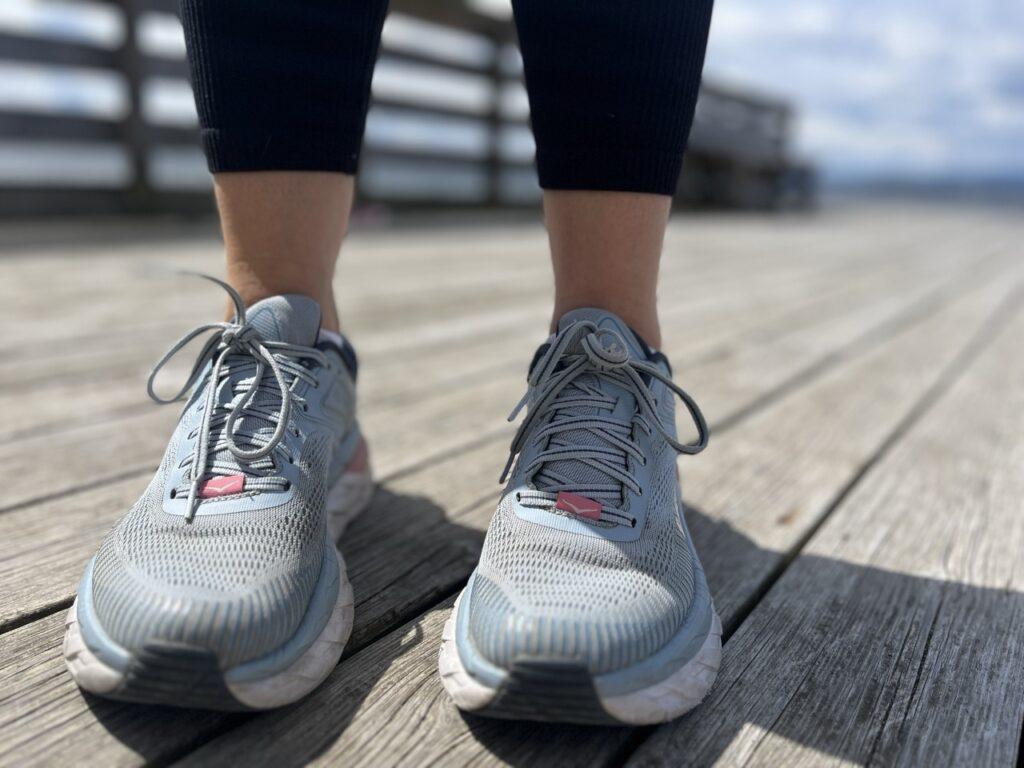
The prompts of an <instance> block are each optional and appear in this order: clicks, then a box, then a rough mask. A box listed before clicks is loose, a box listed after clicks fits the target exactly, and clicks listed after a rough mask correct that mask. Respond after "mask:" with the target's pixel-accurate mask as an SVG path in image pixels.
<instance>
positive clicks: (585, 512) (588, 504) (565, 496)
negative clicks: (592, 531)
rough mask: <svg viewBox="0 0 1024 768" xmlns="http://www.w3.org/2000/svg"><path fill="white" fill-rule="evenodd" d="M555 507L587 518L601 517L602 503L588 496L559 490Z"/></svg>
mask: <svg viewBox="0 0 1024 768" xmlns="http://www.w3.org/2000/svg"><path fill="white" fill-rule="evenodd" d="M555 509H560V510H562V511H563V512H568V513H569V514H570V515H576V516H577V517H585V518H586V519H587V520H600V519H601V503H600V502H598V501H594V500H593V499H588V498H587V497H586V496H577V495H575V494H573V493H565V492H564V491H559V493H558V496H557V498H556V499H555Z"/></svg>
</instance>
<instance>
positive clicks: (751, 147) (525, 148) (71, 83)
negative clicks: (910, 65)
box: [0, 0, 809, 216]
mask: <svg viewBox="0 0 1024 768" xmlns="http://www.w3.org/2000/svg"><path fill="white" fill-rule="evenodd" d="M391 7H392V10H393V13H392V17H391V18H390V19H389V21H388V24H387V26H386V27H385V34H384V39H383V43H382V52H381V57H380V61H379V62H378V66H377V72H376V75H375V78H374V87H373V102H372V107H371V111H370V115H369V118H368V123H367V131H366V138H365V147H364V152H363V158H362V163H361V173H360V177H359V196H360V199H361V200H363V201H366V202H379V203H385V204H388V205H392V206H401V205H425V204H431V205H438V204H452V205H459V206H469V205H486V206H500V205H523V204H534V203H535V202H536V201H537V199H538V198H539V190H538V189H537V184H536V175H535V173H534V171H533V166H532V156H533V143H532V137H531V135H530V132H529V125H528V119H529V114H528V108H527V105H526V97H525V91H524V89H523V86H522V82H521V62H520V61H519V58H518V54H517V53H516V50H515V47H514V43H513V37H512V33H511V26H510V25H509V24H508V23H507V22H502V21H498V20H494V19H491V18H488V17H485V16H482V15H479V14H475V13H472V12H470V11H468V10H466V9H465V7H464V6H463V5H462V4H461V3H459V2H455V1H454V0H452V2H441V0H433V1H432V2H423V1H422V0H392V3H391ZM64 8H65V11H66V4H65V6H64ZM81 8H82V10H83V12H82V14H80V15H79V16H77V17H75V16H58V15H53V16H47V15H46V13H42V14H41V15H40V14H39V13H36V14H35V15H34V16H30V17H26V20H24V21H25V23H21V24H19V23H18V17H17V15H16V14H14V15H12V14H11V13H10V12H9V11H8V12H7V15H6V16H5V13H4V12H3V11H0V76H2V77H3V78H4V79H6V81H7V85H6V86H4V85H3V84H0V215H7V216H11V215H27V214H37V213H72V212H74V213H81V212H163V211H170V212H189V211H207V210H209V207H210V195H209V178H208V175H207V174H206V172H205V166H204V164H203V160H202V156H201V153H200V152H199V149H198V145H197V137H196V125H195V113H194V108H193V107H192V103H191V96H190V94H189V90H188V84H187V79H186V78H187V69H186V64H185V60H184V49H183V46H182V42H181V32H180V27H179V26H178V24H177V20H176V17H175V15H174V14H175V12H176V9H177V0H91V2H88V3H82V4H81ZM5 19H6V22H7V23H6V24H5ZM12 19H13V22H12ZM789 117H790V116H789V110H788V108H787V107H786V106H785V105H783V104H780V103H777V102H774V101H771V100H765V99H756V98H752V97H750V96H749V95H746V94H742V93H738V92H733V91H728V90H725V89H723V88H716V87H714V86H707V87H705V88H704V90H703V92H702V95H701V99H700V102H699V104H698V110H697V116H696V119H695V123H694V131H693V135H692V137H691V149H690V152H689V153H688V159H687V172H686V178H684V183H683V184H682V185H681V187H680V199H681V200H682V201H683V202H690V203H698V204H699V203H706V204H730V203H732V204H757V205H765V204H768V205H770V204H775V203H777V202H779V201H780V200H783V199H784V197H785V194H786V189H785V187H786V185H788V186H789V187H792V188H794V189H796V188H798V187H799V185H794V184H793V183H792V181H793V179H794V178H797V177H798V176H800V175H801V174H804V176H806V174H805V173H804V172H803V171H802V169H801V168H799V167H795V166H794V165H793V164H792V162H791V161H790V160H789V159H788V154H787V137H788V123H789ZM807 178H809V177H807ZM805 180H806V179H805ZM751 190H753V191H751Z"/></svg>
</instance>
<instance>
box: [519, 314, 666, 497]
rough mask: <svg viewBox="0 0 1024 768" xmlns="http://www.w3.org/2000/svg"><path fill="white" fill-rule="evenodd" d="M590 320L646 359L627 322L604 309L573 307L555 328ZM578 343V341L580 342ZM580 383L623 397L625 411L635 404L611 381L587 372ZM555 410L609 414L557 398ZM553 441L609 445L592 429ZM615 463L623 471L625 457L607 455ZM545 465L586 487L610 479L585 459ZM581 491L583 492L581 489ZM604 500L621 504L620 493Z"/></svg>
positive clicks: (597, 446) (573, 393) (571, 393)
mask: <svg viewBox="0 0 1024 768" xmlns="http://www.w3.org/2000/svg"><path fill="white" fill-rule="evenodd" d="M584 320H589V321H590V322H592V323H594V324H595V325H596V326H597V327H598V328H601V329H607V330H613V331H616V332H618V334H619V335H620V336H621V337H622V339H623V340H624V341H625V343H626V346H627V347H628V349H629V354H630V357H632V358H634V359H639V360H646V359H647V354H646V352H645V350H644V344H643V343H642V342H641V341H640V340H639V339H638V337H637V336H636V334H635V333H633V331H632V330H631V329H630V327H629V326H628V325H626V324H625V323H624V322H622V320H621V319H619V318H618V317H617V316H615V315H614V314H612V313H611V312H608V311H607V310H603V309H591V308H584V309H574V310H572V311H570V312H566V313H565V314H564V315H562V318H561V319H560V320H559V321H558V330H559V331H563V330H565V329H566V328H567V327H568V326H570V325H571V324H573V323H576V322H581V321H584ZM579 343H580V342H577V344H579ZM568 351H569V352H578V351H579V350H573V349H571V348H570V349H569V350H568ZM577 382H579V383H580V384H585V385H589V386H596V387H598V388H600V389H602V390H604V391H605V392H607V393H609V394H611V395H613V396H615V397H619V398H620V399H622V400H624V401H625V402H624V403H623V407H624V409H625V410H626V411H631V410H632V408H633V407H634V399H633V396H632V395H631V394H629V393H628V392H626V391H625V390H623V389H621V388H620V387H618V386H616V385H614V384H611V383H609V382H607V381H605V380H602V379H598V377H596V376H593V375H590V374H587V375H584V376H581V377H580V378H579V379H577ZM563 392H564V394H563V395H560V397H559V399H561V397H568V398H574V397H575V396H577V395H579V394H580V391H579V390H578V389H577V387H575V386H571V387H569V388H568V389H567V390H563ZM554 407H555V408H556V410H557V415H556V419H557V417H558V416H564V417H573V416H597V415H603V416H607V415H609V411H608V410H606V409H603V408H598V407H587V406H568V407H564V408H558V405H557V399H556V402H555V404H554ZM556 440H557V441H558V442H559V443H563V444H565V445H566V446H578V447H584V448H585V447H592V448H595V449H598V450H603V451H607V450H608V448H609V444H608V442H607V441H605V440H602V439H601V438H599V437H597V436H596V435H595V434H594V433H593V432H591V431H590V430H587V429H574V430H570V431H567V432H563V433H561V434H559V435H558V437H557V438H556ZM608 460H609V461H612V462H613V463H615V464H618V465H619V466H620V467H621V468H622V469H623V470H625V468H626V458H625V455H622V456H621V457H620V458H619V460H618V461H616V460H614V459H612V458H611V457H609V458H608ZM546 468H547V469H549V470H550V471H551V472H552V473H554V474H556V475H558V476H561V477H564V478H565V479H567V480H568V481H569V482H572V483H578V484H579V485H580V486H581V487H582V488H585V487H587V486H599V485H608V484H609V483H610V482H612V481H611V479H610V478H609V477H608V475H606V474H605V473H604V472H602V471H600V470H598V469H595V468H594V467H592V466H590V465H589V464H586V463H585V462H582V461H578V460H574V459H562V460H558V461H552V462H548V464H547V465H546ZM544 474H545V472H544V470H541V472H540V473H539V475H538V476H537V477H535V480H536V481H539V482H538V487H539V488H541V489H542V490H543V489H544V486H545V485H546V483H545V482H544V477H543V475H544ZM581 492H584V493H585V491H581ZM603 501H604V502H606V503H607V502H609V501H610V502H611V503H612V505H613V506H616V507H619V506H621V505H622V503H623V498H622V495H621V493H615V494H610V496H605V497H604V498H603Z"/></svg>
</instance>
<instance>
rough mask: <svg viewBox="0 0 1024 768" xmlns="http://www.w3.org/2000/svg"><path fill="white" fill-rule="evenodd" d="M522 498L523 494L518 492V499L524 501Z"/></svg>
mask: <svg viewBox="0 0 1024 768" xmlns="http://www.w3.org/2000/svg"><path fill="white" fill-rule="evenodd" d="M522 500H523V494H521V493H517V494H516V501H522Z"/></svg>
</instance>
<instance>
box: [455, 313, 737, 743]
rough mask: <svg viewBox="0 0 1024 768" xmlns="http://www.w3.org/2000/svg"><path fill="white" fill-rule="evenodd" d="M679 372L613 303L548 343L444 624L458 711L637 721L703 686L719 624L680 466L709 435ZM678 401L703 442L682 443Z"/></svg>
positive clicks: (712, 668) (681, 702)
mask: <svg viewBox="0 0 1024 768" xmlns="http://www.w3.org/2000/svg"><path fill="white" fill-rule="evenodd" d="M671 376H672V372H671V369H670V367H669V364H668V361H667V360H666V358H665V356H664V355H662V354H661V353H659V352H655V351H653V350H651V349H650V348H649V347H648V346H647V345H646V344H645V343H644V342H643V340H642V339H640V338H639V337H638V336H637V335H636V334H634V333H633V332H632V331H631V330H630V329H629V327H628V326H626V324H625V323H623V322H622V321H621V320H620V319H619V318H618V317H616V316H615V315H613V314H611V313H610V312H606V311H603V310H600V309H578V310H574V311H572V312H569V313H568V314H566V315H565V316H564V317H562V318H561V320H560V322H559V324H558V330H557V332H556V333H555V334H554V335H553V336H552V337H551V338H550V339H549V340H548V342H547V343H546V344H544V345H542V346H541V347H540V349H539V350H538V351H537V354H536V355H535V356H534V361H533V364H532V365H531V368H530V374H529V378H528V384H529V387H528V390H527V393H526V395H525V396H524V398H523V400H522V401H521V402H520V404H519V405H518V406H517V407H516V409H515V410H514V411H513V413H512V416H510V420H511V419H514V418H515V417H516V415H517V413H518V411H519V410H521V408H522V407H523V406H528V412H527V416H526V418H525V419H524V421H523V423H522V424H521V426H520V427H519V430H518V432H517V433H516V436H515V438H514V439H513V441H512V446H511V449H510V453H509V461H508V464H507V465H506V468H505V473H504V474H503V476H502V481H504V480H505V475H509V470H510V469H511V473H510V475H509V482H508V484H507V485H506V486H505V489H504V492H503V495H502V498H501V501H500V503H499V505H498V510H497V513H496V514H495V515H494V518H493V519H492V521H491V524H490V527H489V529H488V531H487V537H486V539H485V540H484V545H483V552H482V554H481V556H480V563H479V565H478V566H477V568H476V570H475V571H474V572H473V574H472V576H471V578H470V580H469V583H468V584H467V586H466V588H465V589H464V590H463V591H462V594H461V595H460V596H459V598H458V600H457V601H456V603H455V608H454V610H453V611H452V615H451V617H450V618H449V619H448V622H447V623H446V625H445V628H444V634H443V638H442V646H441V653H440V660H439V667H440V672H441V680H442V682H443V684H444V687H445V689H446V690H447V691H448V694H449V695H450V696H451V697H452V699H453V700H454V701H455V703H456V704H457V705H458V706H459V707H460V708H461V709H463V710H467V711H471V712H475V713H478V714H481V715H489V716H494V717H503V718H515V719H527V720H540V721H561V722H574V723H595V724H598V723H599V724H616V723H626V724H632V725H642V724H648V723H658V722H663V721H666V720H671V719H672V718H675V717H678V716H679V715H681V714H683V713H684V712H686V711H688V710H690V709H692V708H693V707H695V706H696V705H697V704H698V703H700V701H701V700H702V699H703V698H704V696H705V694H706V693H707V692H708V690H709V688H710V687H711V684H712V683H713V682H714V678H715V675H716V673H717V670H718V665H719V660H720V657H721V633H722V629H721V623H720V622H719V620H718V617H717V615H716V614H715V611H714V607H713V605H712V602H711V596H710V594H709V592H708V586H707V582H706V581H705V578H704V571H703V569H702V567H701V564H700V560H698V558H697V553H696V552H695V550H694V547H693V541H692V539H691V538H690V534H689V532H688V531H687V528H686V522H685V520H684V519H683V513H682V510H683V506H682V498H681V495H680V491H679V481H678V475H677V473H676V454H677V453H687V454H693V453H697V452H699V451H700V450H702V449H703V448H704V446H705V445H706V443H707V427H706V425H705V423H704V418H703V417H702V416H701V413H700V410H699V409H698V408H697V405H696V404H695V403H694V401H693V400H692V399H691V398H690V396H689V395H687V394H686V393H685V392H684V391H683V390H682V389H680V388H679V387H677V386H676V385H675V384H674V383H673V382H672V379H671ZM675 398H679V399H680V400H681V401H682V402H683V404H684V405H685V406H686V408H687V410H688V411H689V413H690V415H691V417H692V418H693V420H694V422H695V424H696V425H697V432H698V437H697V440H696V441H695V442H694V443H690V444H683V443H681V442H679V440H678V438H677V435H676V428H675ZM517 457H518V459H517Z"/></svg>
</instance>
